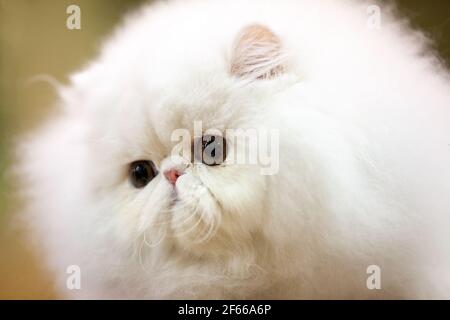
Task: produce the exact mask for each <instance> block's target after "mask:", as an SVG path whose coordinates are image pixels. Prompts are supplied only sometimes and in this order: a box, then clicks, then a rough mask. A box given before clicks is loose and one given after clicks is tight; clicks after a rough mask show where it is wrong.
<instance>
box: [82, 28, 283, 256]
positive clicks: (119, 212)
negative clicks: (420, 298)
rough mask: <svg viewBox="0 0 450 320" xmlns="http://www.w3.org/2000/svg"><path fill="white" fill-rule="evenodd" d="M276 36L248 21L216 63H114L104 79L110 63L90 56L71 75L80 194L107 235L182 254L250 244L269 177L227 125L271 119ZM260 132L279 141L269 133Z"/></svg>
mask: <svg viewBox="0 0 450 320" xmlns="http://www.w3.org/2000/svg"><path fill="white" fill-rule="evenodd" d="M278 41H279V40H278V39H277V38H276V36H275V35H273V34H272V33H271V32H270V31H269V30H268V29H267V28H265V27H262V26H252V27H250V28H246V29H244V30H243V31H242V33H241V34H240V35H237V40H236V41H235V42H234V43H230V48H232V49H231V50H232V53H231V55H230V58H229V59H226V58H224V61H223V63H208V62H205V64H204V65H200V66H199V65H196V64H195V62H192V61H188V62H186V64H185V65H178V67H184V68H185V70H186V73H182V74H180V73H179V71H177V70H179V69H178V68H176V69H177V70H175V71H173V70H168V71H167V73H168V74H169V75H171V76H168V75H167V74H166V76H165V77H160V78H158V79H154V78H153V79H151V80H148V77H149V75H148V74H145V73H144V72H138V71H136V70H121V69H120V68H119V69H117V68H116V69H115V70H116V71H115V74H114V75H111V79H110V80H111V81H108V82H107V83H102V82H101V81H99V79H101V78H102V77H105V75H104V74H103V75H102V76H100V75H97V74H98V73H100V74H101V73H103V72H104V71H103V70H102V68H104V69H108V70H110V69H113V70H114V68H115V66H111V65H109V66H107V67H103V66H98V65H97V66H93V67H92V68H91V69H90V70H88V71H87V73H86V74H81V75H79V76H78V78H76V79H75V81H78V88H80V87H82V86H84V88H85V92H83V95H84V96H83V103H84V104H85V106H84V107H85V111H84V112H82V115H81V117H82V118H83V120H82V121H83V122H85V123H86V127H87V129H86V137H85V139H86V140H85V141H86V155H87V161H86V165H85V172H83V174H82V176H83V177H84V179H86V180H85V181H86V183H85V185H86V190H85V193H86V194H87V197H88V198H89V199H90V200H89V201H91V202H92V206H94V207H95V208H96V209H95V210H94V211H97V212H99V217H97V219H99V221H108V222H107V223H105V224H104V226H103V228H104V229H105V230H106V229H108V232H111V233H113V235H112V236H113V237H114V238H115V239H118V241H119V242H121V243H123V244H130V245H132V246H136V248H137V247H139V246H140V245H142V244H143V243H144V244H146V245H148V246H150V247H158V246H164V247H170V248H174V249H182V250H181V251H180V252H187V253H188V254H189V255H190V256H192V255H194V256H195V255H198V256H204V255H205V254H207V255H218V256H224V255H228V254H229V255H231V254H234V253H235V252H236V250H240V249H242V248H243V247H245V246H246V245H250V246H251V245H252V239H253V238H254V237H255V236H257V235H258V233H259V232H261V230H260V229H261V225H262V224H263V223H264V219H266V215H267V213H266V211H267V208H266V207H267V199H268V197H267V193H268V192H269V190H270V186H269V185H268V179H267V176H266V175H264V174H262V171H261V167H262V165H261V163H259V162H258V161H256V162H251V161H250V160H249V159H250V158H249V156H248V153H249V152H252V151H249V145H248V144H245V143H244V144H243V143H242V142H243V140H241V138H242V137H239V135H236V133H234V134H233V132H232V131H233V130H239V129H240V130H247V129H250V130H256V132H258V130H260V129H263V128H267V127H268V124H270V112H269V113H268V112H267V110H270V108H271V107H272V106H270V101H271V100H270V97H271V96H272V95H273V94H274V92H276V91H277V90H278V89H277V88H278V85H277V81H279V79H278V78H281V77H282V74H281V73H282V65H281V62H282V61H283V60H282V59H281V51H279V50H280V46H279V43H278ZM255 48H256V49H255ZM255 50H256V51H255ZM261 54H262V56H261ZM197 62H198V61H197ZM149 63H150V64H151V66H143V69H144V70H148V69H150V68H152V66H153V65H154V62H149ZM178 63H179V62H178ZM189 64H192V67H189ZM117 67H120V66H117ZM159 67H161V66H159ZM119 74H120V76H119ZM95 82H97V85H96V84H95ZM199 126H200V127H201V128H199ZM180 132H181V133H184V136H180V135H179V133H180ZM230 132H231V133H230ZM244 135H245V133H244ZM211 137H213V139H214V142H212V139H211ZM244 138H245V136H244ZM258 138H260V139H266V141H265V142H264V143H271V142H275V143H274V144H273V146H272V148H274V147H278V146H277V145H276V143H277V142H278V141H271V140H270V139H273V138H274V137H268V136H265V137H258ZM267 139H269V140H267ZM186 142H187V143H188V145H187V147H186V148H185V149H184V153H180V152H178V151H177V150H178V149H177V147H179V146H180V145H182V146H186ZM244 142H247V140H245V139H244ZM252 143H257V144H258V143H259V141H258V140H256V141H252ZM208 146H209V147H210V148H209V149H208ZM211 146H213V147H212V148H211ZM199 150H200V153H199V152H198V151H199ZM272 152H273V154H274V155H276V156H278V154H276V153H275V150H272ZM199 154H200V156H199ZM219 156H221V157H219ZM205 157H209V158H208V159H210V160H211V158H212V160H213V161H212V162H213V163H211V161H209V162H208V159H207V158H205ZM214 157H215V158H214ZM277 160H278V159H274V161H277ZM275 173H276V172H272V173H271V174H275ZM100 223H101V222H100ZM181 254H182V253H181Z"/></svg>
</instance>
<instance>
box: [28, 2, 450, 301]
mask: <svg viewBox="0 0 450 320" xmlns="http://www.w3.org/2000/svg"><path fill="white" fill-rule="evenodd" d="M366 9H367V4H365V3H362V2H359V1H358V2H356V1H329V0H320V1H317V0H314V1H312V0H311V1H308V0H304V1H288V0H284V1H260V0H258V1H237V0H236V1H189V2H184V1H176V2H169V3H157V4H154V5H150V6H147V7H144V8H142V9H141V10H139V11H138V13H136V14H135V15H133V16H131V17H129V19H128V20H127V22H126V23H125V25H124V26H122V27H121V28H119V29H118V30H117V31H116V33H115V34H114V35H113V36H112V38H111V39H110V40H109V41H108V42H107V43H106V44H105V45H104V47H103V50H102V52H101V54H100V56H99V57H98V58H97V59H96V60H95V61H94V62H92V63H91V64H90V65H89V66H87V67H86V68H85V69H83V70H82V71H81V72H79V73H76V74H75V75H74V76H73V77H72V79H71V84H70V85H69V86H67V87H66V88H64V89H63V90H61V97H62V103H61V105H62V107H61V109H60V112H59V113H58V115H57V116H55V117H54V118H53V119H52V120H51V121H49V123H48V124H47V125H46V126H45V127H43V128H42V129H41V130H40V131H39V132H34V133H33V135H32V137H31V138H30V139H28V140H27V142H26V143H25V144H24V147H23V148H21V150H20V157H21V159H22V160H23V161H22V162H23V166H22V168H21V171H20V173H21V175H22V176H23V178H24V184H25V187H26V189H27V195H28V197H29V210H28V211H29V212H30V213H29V214H27V215H26V218H27V220H28V222H29V225H31V226H32V228H33V230H34V231H35V232H34V234H36V235H37V238H36V239H38V241H37V242H38V244H39V245H41V246H42V247H43V248H44V249H45V250H44V252H45V255H43V256H42V259H43V260H44V259H45V261H47V262H48V265H49V266H50V267H51V270H52V271H53V272H54V274H55V276H57V277H56V284H57V286H58V287H59V288H60V290H61V293H62V294H63V295H65V296H67V297H75V298H450V219H449V218H450V217H449V216H450V93H449V77H448V73H447V71H446V70H445V68H444V67H442V65H441V64H440V63H439V61H438V59H437V58H436V57H435V56H434V55H433V53H432V52H431V50H430V49H429V43H428V40H427V39H426V37H424V36H423V34H421V33H419V32H415V31H413V30H411V29H410V28H409V27H408V25H407V23H406V22H405V21H403V20H401V19H397V18H394V14H392V12H391V10H390V8H387V7H382V11H381V14H382V15H381V18H382V21H381V29H379V30H376V29H370V28H367V26H366V22H367V19H368V15H367V12H366ZM252 24H259V25H262V26H266V27H267V28H269V29H270V30H271V31H273V33H274V34H275V35H276V36H277V37H278V38H279V39H278V40H280V42H279V43H280V44H281V45H282V50H283V53H281V52H278V51H277V53H276V54H274V55H272V56H273V57H276V59H274V60H270V59H269V62H270V61H272V62H273V63H274V65H273V68H278V67H281V64H282V68H281V69H277V70H279V71H282V72H277V73H274V74H273V76H271V77H262V78H261V79H256V77H255V78H251V76H250V77H246V76H242V77H237V76H236V75H233V74H231V73H230V70H231V69H230V68H231V64H232V63H233V57H236V52H235V50H236V48H237V47H236V46H237V45H236V41H237V40H236V39H238V35H239V34H240V32H242V30H243V28H245V27H246V26H248V25H252ZM277 43H278V42H277ZM275 49H276V50H278V49H280V50H281V48H279V47H278V46H276V47H275ZM271 50H272V51H270V52H272V53H273V48H272V49H271ZM281 57H282V59H281ZM263 60H264V59H263ZM263 62H264V63H268V61H263ZM265 66H267V65H265ZM260 67H261V65H260ZM271 68H272V67H271ZM271 68H269V69H267V68H266V69H264V68H263V69H264V70H265V71H264V72H268V71H270V69H271ZM258 70H259V71H261V70H262V69H258ZM259 71H258V72H259ZM249 74H250V75H251V70H250V72H249V70H248V69H246V71H245V72H242V74H241V75H249ZM258 75H259V76H260V75H261V74H258ZM246 78H247V79H246ZM248 80H251V81H248ZM194 120H202V121H203V126H204V127H213V128H218V129H220V130H224V129H227V128H260V127H269V128H276V129H279V130H280V170H279V172H278V174H276V175H272V176H264V175H261V174H260V170H259V168H258V166H252V165H248V166H245V165H228V166H227V165H222V166H216V167H208V166H205V165H201V164H200V165H195V166H194V165H189V166H187V167H186V168H184V169H185V171H186V174H184V175H183V176H181V177H180V178H179V180H178V182H177V185H176V188H177V194H178V197H179V201H178V202H177V204H175V205H173V204H171V202H170V197H171V193H172V187H171V185H170V184H169V183H168V182H167V181H166V180H165V179H164V177H163V175H162V174H159V175H158V176H157V177H156V178H155V179H154V180H153V181H151V183H150V184H149V185H147V186H146V187H145V188H144V189H135V188H133V187H132V185H131V184H130V182H129V179H128V166H129V164H130V163H131V162H132V161H135V160H141V159H151V160H153V161H154V162H155V163H156V165H157V167H158V169H159V170H160V172H161V171H163V170H164V169H165V168H169V167H170V166H171V165H172V164H171V161H170V159H169V158H168V157H169V155H170V151H171V149H172V147H173V144H174V143H173V142H171V141H170V135H171V133H172V131H173V130H174V129H176V128H188V129H192V126H193V123H194ZM373 264H375V265H379V266H380V267H381V272H382V274H381V276H382V277H381V285H382V289H381V290H368V289H367V287H366V279H367V277H368V276H369V275H368V274H367V273H366V269H367V267H368V266H369V265H373ZM69 265H79V266H80V267H81V272H82V289H81V290H72V291H70V290H68V289H67V288H66V278H67V276H68V275H67V274H66V268H67V266H69Z"/></svg>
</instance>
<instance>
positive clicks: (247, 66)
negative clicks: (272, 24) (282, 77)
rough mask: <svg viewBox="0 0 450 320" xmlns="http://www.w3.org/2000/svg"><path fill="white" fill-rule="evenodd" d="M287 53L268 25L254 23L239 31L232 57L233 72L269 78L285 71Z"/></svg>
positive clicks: (233, 73)
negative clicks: (284, 63)
mask: <svg viewBox="0 0 450 320" xmlns="http://www.w3.org/2000/svg"><path fill="white" fill-rule="evenodd" d="M284 58H285V54H284V53H283V50H282V45H281V41H280V39H279V38H278V37H277V36H276V35H275V34H274V33H273V32H272V31H271V30H270V29H269V28H267V27H265V26H263V25H259V24H253V25H250V26H247V27H245V28H244V29H242V31H241V32H240V33H239V35H238V37H237V39H236V42H235V45H234V49H233V54H232V58H231V74H232V75H234V76H237V77H241V78H250V79H267V78H273V77H275V76H276V75H278V74H280V73H283V71H284V70H283V64H282V63H283V60H284Z"/></svg>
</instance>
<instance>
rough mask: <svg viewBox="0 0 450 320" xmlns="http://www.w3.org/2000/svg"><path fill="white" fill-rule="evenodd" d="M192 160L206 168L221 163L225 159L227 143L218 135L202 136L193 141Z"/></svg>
mask: <svg viewBox="0 0 450 320" xmlns="http://www.w3.org/2000/svg"><path fill="white" fill-rule="evenodd" d="M193 149H194V150H193V154H194V158H195V160H197V161H201V162H202V163H204V164H206V165H208V166H216V165H219V164H221V163H223V162H224V161H225V159H226V157H227V142H226V140H225V138H224V137H222V136H219V135H204V136H202V137H201V138H198V139H197V140H196V141H194V146H193Z"/></svg>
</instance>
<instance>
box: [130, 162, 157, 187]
mask: <svg viewBox="0 0 450 320" xmlns="http://www.w3.org/2000/svg"><path fill="white" fill-rule="evenodd" d="M157 174H158V171H157V170H156V167H155V164H154V163H153V162H152V161H148V160H140V161H135V162H133V163H131V165H130V181H131V184H132V185H133V186H134V187H135V188H143V187H145V186H146V185H147V184H148V183H149V182H150V181H152V179H153V178H154V177H155V176H156V175H157Z"/></svg>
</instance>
